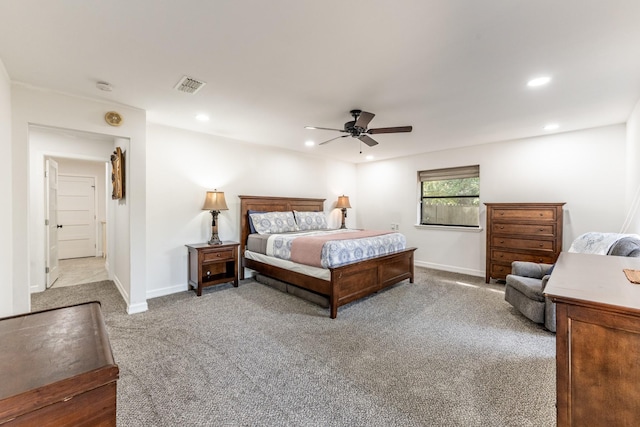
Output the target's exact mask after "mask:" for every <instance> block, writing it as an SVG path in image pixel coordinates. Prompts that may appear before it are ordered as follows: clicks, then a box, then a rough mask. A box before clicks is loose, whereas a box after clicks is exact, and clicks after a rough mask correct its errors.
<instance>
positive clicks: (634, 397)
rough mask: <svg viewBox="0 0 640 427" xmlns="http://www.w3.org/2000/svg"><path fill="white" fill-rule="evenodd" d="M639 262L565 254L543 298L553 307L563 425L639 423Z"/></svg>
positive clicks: (622, 424) (561, 423)
mask: <svg viewBox="0 0 640 427" xmlns="http://www.w3.org/2000/svg"><path fill="white" fill-rule="evenodd" d="M627 268H628V269H632V270H640V259H638V258H627V257H617V256H605V255H592V254H577V253H567V252H565V253H562V254H561V255H560V258H558V262H557V263H556V266H555V268H554V270H553V274H552V275H551V279H550V280H549V283H548V284H547V287H546V290H545V294H546V295H547V296H549V297H550V298H551V299H552V301H554V302H555V303H556V313H557V317H556V325H557V326H556V327H557V332H556V372H557V374H556V375H557V399H558V402H557V407H558V409H557V410H558V426H636V425H638V420H640V285H635V284H632V283H630V282H629V281H628V280H627V278H626V277H625V275H624V272H623V269H627Z"/></svg>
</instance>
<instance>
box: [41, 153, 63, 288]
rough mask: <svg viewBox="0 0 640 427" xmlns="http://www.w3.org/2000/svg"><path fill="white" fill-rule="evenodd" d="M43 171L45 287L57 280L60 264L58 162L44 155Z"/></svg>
mask: <svg viewBox="0 0 640 427" xmlns="http://www.w3.org/2000/svg"><path fill="white" fill-rule="evenodd" d="M44 164H45V171H44V193H45V203H44V215H45V221H44V223H45V224H44V226H45V229H46V231H45V239H44V241H45V243H44V244H45V250H44V254H45V255H44V256H45V269H46V272H45V281H44V286H45V288H46V289H48V288H50V287H51V286H53V284H54V283H55V281H56V280H58V277H59V276H60V270H59V265H60V256H59V253H58V229H57V226H58V213H57V210H58V162H56V161H55V160H54V159H53V158H49V157H46V158H45V161H44ZM53 169H55V185H56V193H55V201H54V202H53V205H54V206H55V209H54V211H56V213H55V218H54V219H55V222H56V228H55V229H54V228H53V224H52V223H51V221H52V218H51V214H50V213H51V204H52V203H51V200H52V197H51V179H52V178H53V177H52V176H51V172H52V170H53ZM52 240H55V265H53V264H54V263H52V262H51V256H52V254H51V241H52Z"/></svg>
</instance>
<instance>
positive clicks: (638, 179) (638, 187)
mask: <svg viewBox="0 0 640 427" xmlns="http://www.w3.org/2000/svg"><path fill="white" fill-rule="evenodd" d="M626 159H627V180H626V184H627V192H626V202H627V205H626V206H627V210H628V211H629V215H628V217H627V218H625V219H626V221H625V224H624V230H623V231H624V232H628V233H639V234H640V100H639V101H638V102H637V103H636V106H635V108H634V109H633V111H632V112H631V115H630V116H629V120H628V121H627V153H626Z"/></svg>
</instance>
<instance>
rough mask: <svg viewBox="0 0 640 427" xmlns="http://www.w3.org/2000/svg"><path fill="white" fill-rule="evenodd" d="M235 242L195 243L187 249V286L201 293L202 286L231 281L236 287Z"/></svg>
mask: <svg viewBox="0 0 640 427" xmlns="http://www.w3.org/2000/svg"><path fill="white" fill-rule="evenodd" d="M238 246H240V243H237V242H222V244H221V245H209V244H208V243H196V244H192V245H187V248H188V249H189V277H188V280H189V286H190V287H192V288H193V289H195V290H196V294H197V295H198V296H201V295H202V288H205V287H207V286H213V285H218V284H220V283H228V282H233V286H235V287H238Z"/></svg>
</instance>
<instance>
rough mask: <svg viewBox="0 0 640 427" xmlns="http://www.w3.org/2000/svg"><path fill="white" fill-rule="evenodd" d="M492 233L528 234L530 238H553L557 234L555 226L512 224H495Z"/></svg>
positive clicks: (492, 226)
mask: <svg viewBox="0 0 640 427" xmlns="http://www.w3.org/2000/svg"><path fill="white" fill-rule="evenodd" d="M491 231H492V232H493V233H495V234H520V235H522V234H528V235H530V236H548V237H553V236H555V234H556V226H555V224H540V225H538V224H511V223H501V222H497V223H493V224H491Z"/></svg>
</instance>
